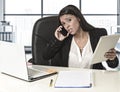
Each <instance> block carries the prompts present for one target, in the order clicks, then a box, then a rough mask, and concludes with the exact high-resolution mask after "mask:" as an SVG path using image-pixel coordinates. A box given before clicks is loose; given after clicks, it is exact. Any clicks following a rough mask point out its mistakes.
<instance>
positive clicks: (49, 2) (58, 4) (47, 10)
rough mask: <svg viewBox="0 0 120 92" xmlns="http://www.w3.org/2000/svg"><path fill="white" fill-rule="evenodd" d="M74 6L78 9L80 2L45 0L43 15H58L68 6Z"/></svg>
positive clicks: (74, 0) (77, 0)
mask: <svg viewBox="0 0 120 92" xmlns="http://www.w3.org/2000/svg"><path fill="white" fill-rule="evenodd" d="M69 4H73V5H76V6H77V7H78V8H79V6H80V3H79V0H43V14H58V13H59V11H60V10H61V9H62V8H63V7H64V6H66V5H69Z"/></svg>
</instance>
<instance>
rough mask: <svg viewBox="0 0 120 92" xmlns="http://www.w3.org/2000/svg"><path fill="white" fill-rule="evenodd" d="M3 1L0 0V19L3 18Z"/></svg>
mask: <svg viewBox="0 0 120 92" xmlns="http://www.w3.org/2000/svg"><path fill="white" fill-rule="evenodd" d="M3 1H4V0H0V21H2V20H3Z"/></svg>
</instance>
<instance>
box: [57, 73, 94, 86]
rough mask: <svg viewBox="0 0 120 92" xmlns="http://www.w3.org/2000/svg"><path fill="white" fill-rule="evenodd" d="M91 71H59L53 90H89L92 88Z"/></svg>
mask: <svg viewBox="0 0 120 92" xmlns="http://www.w3.org/2000/svg"><path fill="white" fill-rule="evenodd" d="M91 74H92V72H91V71H60V72H59V73H58V77H57V79H56V82H55V88H90V87H91V86H92V79H91V77H92V76H91Z"/></svg>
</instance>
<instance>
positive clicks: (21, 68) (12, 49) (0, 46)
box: [0, 41, 57, 81]
mask: <svg viewBox="0 0 120 92" xmlns="http://www.w3.org/2000/svg"><path fill="white" fill-rule="evenodd" d="M0 63H1V66H2V68H1V72H2V73H4V74H7V75H10V76H13V77H16V78H20V79H23V80H26V81H35V80H38V79H41V78H44V77H47V76H50V75H53V74H56V73H57V72H56V71H54V70H53V71H50V70H51V69H50V68H48V67H47V66H45V67H42V66H41V67H39V69H37V68H33V67H28V66H27V61H26V55H25V50H24V46H23V45H21V44H17V43H10V42H4V41H0Z"/></svg>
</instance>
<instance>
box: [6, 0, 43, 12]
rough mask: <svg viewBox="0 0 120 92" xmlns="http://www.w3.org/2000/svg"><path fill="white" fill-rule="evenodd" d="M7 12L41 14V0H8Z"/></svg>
mask: <svg viewBox="0 0 120 92" xmlns="http://www.w3.org/2000/svg"><path fill="white" fill-rule="evenodd" d="M5 6H6V7H5V13H6V14H41V0H12V1H11V0H6V1H5Z"/></svg>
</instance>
